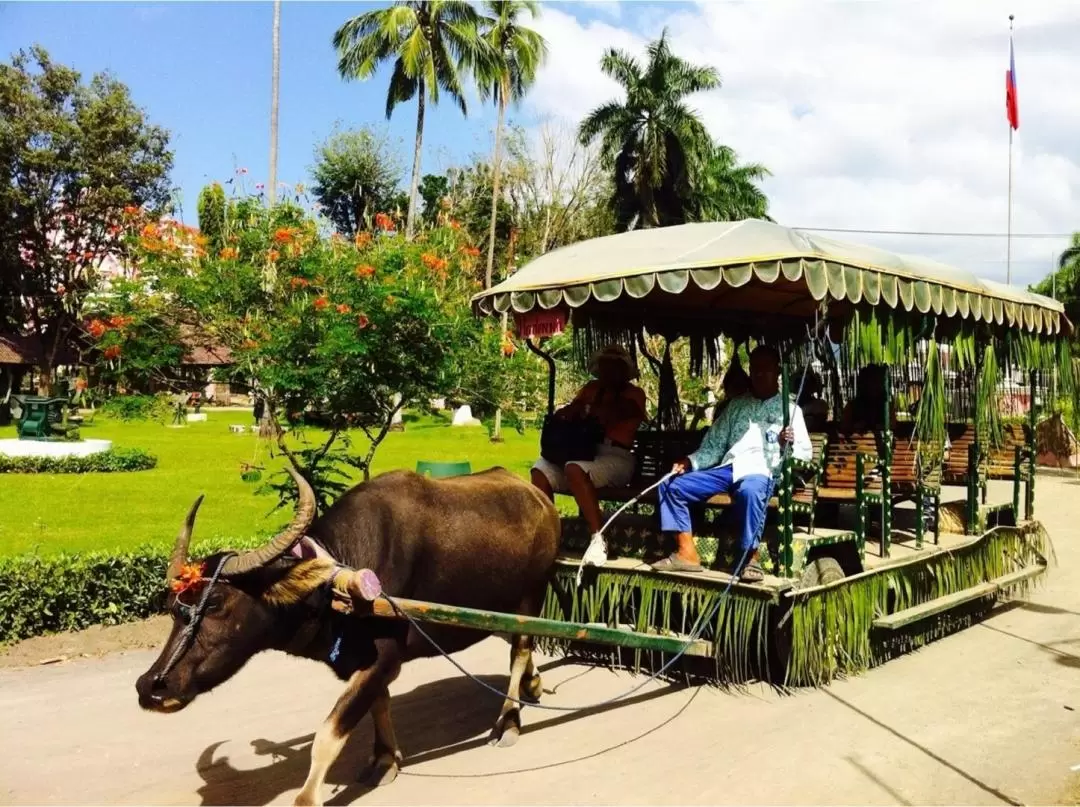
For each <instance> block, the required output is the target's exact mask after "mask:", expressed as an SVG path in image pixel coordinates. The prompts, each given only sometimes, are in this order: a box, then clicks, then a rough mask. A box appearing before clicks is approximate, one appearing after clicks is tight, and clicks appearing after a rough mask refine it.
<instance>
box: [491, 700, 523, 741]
mask: <svg viewBox="0 0 1080 807" xmlns="http://www.w3.org/2000/svg"><path fill="white" fill-rule="evenodd" d="M520 737H521V717H520V715H519V713H518V710H517V709H511V710H510V711H509V712H507V713H506V714H504V715H503V716H502V717H500V718H499V719H498V721H496V723H495V728H493V729H492V730H491V736H490V737H489V738H488V745H494V746H497V747H498V748H510V747H511V746H513V745H515V744H516V743H517V741H518V739H519V738H520Z"/></svg>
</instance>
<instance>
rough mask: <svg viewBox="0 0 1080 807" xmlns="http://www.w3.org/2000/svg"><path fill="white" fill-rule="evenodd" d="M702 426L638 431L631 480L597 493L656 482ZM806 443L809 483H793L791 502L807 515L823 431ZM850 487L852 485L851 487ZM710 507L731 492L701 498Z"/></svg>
mask: <svg viewBox="0 0 1080 807" xmlns="http://www.w3.org/2000/svg"><path fill="white" fill-rule="evenodd" d="M705 431H706V430H695V431H682V432H654V431H642V432H639V433H638V436H637V439H636V440H635V441H634V448H633V452H634V458H635V460H636V462H637V467H636V469H635V473H634V480H633V481H632V482H631V483H630V484H629V485H627V486H626V487H618V488H614V487H604V488H598V489H597V495H598V497H599V499H600V500H601V501H608V502H628V501H630V500H631V499H634V498H635V497H637V496H638V495H639V494H640V493H641V491H643V490H645V489H647V488H648V487H649V486H650V485H653V484H655V483H656V481H657V480H658V479H660V478H661V477H662V476H663V475H664V474H666V473H667V472H668V471H670V470H671V466H672V465H673V464H674V463H675V462H676V460H679V459H682V458H683V457H685V456H687V455H689V454H692V453H693V452H694V451H696V450H697V449H698V448H699V447H700V446H701V441H702V440H704V439H705ZM810 443H811V445H812V446H813V455H812V456H813V459H812V460H811V462H810V463H809V464H808V465H807V466H806V467H805V468H804V478H805V479H806V481H807V482H809V483H810V484H805V485H802V486H797V487H796V488H795V491H794V493H793V496H792V502H793V504H794V505H796V506H797V507H796V510H797V512H801V513H806V514H809V515H811V519H810V520H811V525H812V523H813V518H812V511H813V506H814V504H815V499H816V496H815V489H816V484H815V483H816V479H817V473H816V468H818V467H820V464H821V461H822V458H823V456H824V454H825V447H826V444H827V438H826V436H825V435H824V434H817V433H815V434H811V435H810ZM853 490H854V489H853ZM656 493H657V492H656V490H651V491H649V493H647V494H646V495H645V496H643V497H642V499H641V500H642V501H643V502H646V503H649V504H655V503H656ZM704 504H706V505H707V506H710V507H730V506H731V496H729V495H728V494H726V493H718V494H717V495H715V496H713V497H711V498H710V499H708V500H707V501H705V502H704ZM779 506H780V500H779V497H777V496H773V497H772V498H771V499H769V507H770V508H773V509H775V508H777V507H779Z"/></svg>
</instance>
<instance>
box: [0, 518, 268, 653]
mask: <svg viewBox="0 0 1080 807" xmlns="http://www.w3.org/2000/svg"><path fill="white" fill-rule="evenodd" d="M259 543H260V540H259V539H258V538H247V539H244V540H241V541H223V540H216V541H203V542H199V543H197V544H196V545H195V546H193V547H192V557H205V556H206V555H209V554H211V553H213V552H217V551H219V550H221V549H226V548H228V549H250V548H251V547H253V546H256V545H257V544H259ZM169 551H170V547H147V548H142V549H136V550H133V551H129V552H117V553H109V552H87V553H83V554H79V555H51V556H49V557H45V558H42V557H38V556H37V555H23V556H20V557H14V558H8V559H6V560H0V643H3V642H11V641H17V640H19V639H28V638H30V637H31V636H40V635H42V634H45V633H54V632H57V631H67V630H80V629H82V628H87V627H90V626H91V625H117V624H120V623H121V622H131V621H133V620H136V619H145V618H147V617H150V616H153V615H154V614H157V613H160V612H161V610H162V607H163V604H164V602H165V594H166V588H165V570H166V568H167V567H168V563H169ZM162 638H163V639H164V637H162Z"/></svg>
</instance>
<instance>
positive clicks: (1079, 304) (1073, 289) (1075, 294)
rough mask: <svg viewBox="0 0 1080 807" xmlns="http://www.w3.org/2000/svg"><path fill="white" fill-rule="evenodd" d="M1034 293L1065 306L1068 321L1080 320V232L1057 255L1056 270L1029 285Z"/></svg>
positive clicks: (1074, 234)
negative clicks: (1051, 298) (1050, 298)
mask: <svg viewBox="0 0 1080 807" xmlns="http://www.w3.org/2000/svg"><path fill="white" fill-rule="evenodd" d="M1031 291H1033V292H1035V293H1036V294H1043V295H1046V296H1047V297H1053V298H1054V299H1056V300H1058V301H1059V302H1061V304H1062V305H1063V306H1065V316H1067V317H1068V318H1069V321H1070V322H1073V323H1078V322H1080V232H1078V233H1073V236H1072V240H1071V242H1070V243H1069V246H1068V247H1066V248H1065V249H1064V250H1063V251H1062V253H1061V255H1060V256H1059V257H1058V268H1057V270H1056V271H1055V272H1054V273H1053V274H1051V275H1048V276H1047V277H1045V278H1043V279H1042V280H1041V281H1040V282H1039V283H1037V284H1035V285H1034V286H1032V287H1031Z"/></svg>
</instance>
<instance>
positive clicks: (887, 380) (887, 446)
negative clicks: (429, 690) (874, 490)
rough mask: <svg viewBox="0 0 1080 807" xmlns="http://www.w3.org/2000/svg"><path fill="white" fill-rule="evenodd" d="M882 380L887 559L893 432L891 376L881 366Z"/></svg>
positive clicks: (883, 509) (883, 514) (883, 537)
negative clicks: (890, 400)
mask: <svg viewBox="0 0 1080 807" xmlns="http://www.w3.org/2000/svg"><path fill="white" fill-rule="evenodd" d="M882 367H883V368H884V373H882V375H883V377H884V380H883V381H882V386H883V387H884V389H883V390H882V391H883V392H884V393H885V394H884V395H883V396H882V399H883V403H882V410H883V411H882V414H883V416H884V418H885V419H884V420H883V421H882V443H883V444H882V447H881V448H882V451H881V555H882V557H885V558H887V557H889V543H890V542H891V539H892V456H893V432H892V417H891V415H892V413H891V412H890V411H889V410H890V408H891V407H890V406H889V398H890V397H892V374H891V373H890V372H889V365H887V364H883V365H882Z"/></svg>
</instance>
